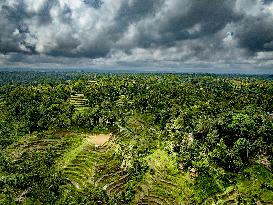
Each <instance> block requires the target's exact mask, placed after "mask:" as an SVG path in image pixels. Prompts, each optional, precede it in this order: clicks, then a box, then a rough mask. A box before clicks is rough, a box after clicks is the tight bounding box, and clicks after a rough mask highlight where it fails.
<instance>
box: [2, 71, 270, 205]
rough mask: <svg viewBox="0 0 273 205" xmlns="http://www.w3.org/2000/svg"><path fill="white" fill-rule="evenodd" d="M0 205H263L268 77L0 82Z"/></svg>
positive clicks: (14, 76)
mask: <svg viewBox="0 0 273 205" xmlns="http://www.w3.org/2000/svg"><path fill="white" fill-rule="evenodd" d="M0 204H5V205H9V204H11V205H13V204H24V205H28V204H37V205H40V204H57V205H62V204H68V205H70V204H72V205H85V204H87V205H89V204H90V205H126V204H128V205H150V204H151V205H184V204H207V205H211V204H227V205H229V204H258V205H261V204H266V205H269V204H273V77H272V76H270V75H260V76H254V75H250V76H248V75H231V74H230V75H224V74H222V75H216V74H172V73H145V74H144V73H93V72H70V71H66V72H64V71H58V72H53V71H52V72H38V71H25V72H23V71H20V72H19V71H6V72H5V71H2V72H0Z"/></svg>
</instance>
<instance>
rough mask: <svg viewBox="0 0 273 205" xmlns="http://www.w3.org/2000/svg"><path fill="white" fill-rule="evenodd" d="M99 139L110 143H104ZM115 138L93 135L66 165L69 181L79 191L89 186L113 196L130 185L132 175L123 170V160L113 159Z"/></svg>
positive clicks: (65, 171)
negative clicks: (98, 188) (128, 183)
mask: <svg viewBox="0 0 273 205" xmlns="http://www.w3.org/2000/svg"><path fill="white" fill-rule="evenodd" d="M99 138H104V140H105V139H107V138H108V140H107V141H106V142H105V143H101V141H103V140H100V139H99ZM114 148H115V143H114V137H113V136H110V135H109V136H108V137H107V136H106V135H97V136H90V137H88V138H86V140H85V141H84V143H83V144H82V145H81V146H80V147H78V148H76V150H75V151H74V156H73V158H71V157H70V161H69V162H67V163H66V164H65V165H64V166H63V173H64V174H65V176H66V178H67V180H68V181H69V182H70V183H71V184H72V185H74V186H75V187H76V188H77V189H79V190H83V189H85V188H88V186H96V187H100V188H101V189H104V190H105V191H106V193H107V194H108V195H109V196H110V197H111V196H114V195H119V194H121V193H122V192H123V191H124V190H125V189H126V186H127V182H128V181H129V179H130V175H129V174H128V173H127V172H126V171H125V170H122V169H121V166H120V165H121V161H120V159H119V158H117V157H115V156H114V153H113V152H114Z"/></svg>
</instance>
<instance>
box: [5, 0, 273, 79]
mask: <svg viewBox="0 0 273 205" xmlns="http://www.w3.org/2000/svg"><path fill="white" fill-rule="evenodd" d="M14 67H15V68H16V67H18V68H53V69H64V68H96V69H101V70H103V69H121V70H132V69H138V70H143V71H156V70H157V71H177V72H180V71H181V72H216V73H218V72H219V73H221V72H225V73H229V72H232V73H234V72H235V73H236V72H239V73H257V74H259V73H273V0H20V1H19V0H1V1H0V68H14Z"/></svg>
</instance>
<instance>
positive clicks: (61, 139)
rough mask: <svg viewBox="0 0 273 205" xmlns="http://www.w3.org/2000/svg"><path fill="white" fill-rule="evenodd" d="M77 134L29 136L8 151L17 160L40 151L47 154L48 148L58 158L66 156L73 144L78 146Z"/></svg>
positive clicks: (78, 137) (11, 146)
mask: <svg viewBox="0 0 273 205" xmlns="http://www.w3.org/2000/svg"><path fill="white" fill-rule="evenodd" d="M81 137H82V136H79V134H77V133H65V132H64V133H62V132H60V133H46V134H44V135H43V136H40V135H38V136H37V135H35V134H33V135H27V136H26V137H25V138H24V139H22V140H20V141H18V142H16V143H14V144H12V145H10V146H9V147H8V149H7V153H9V154H10V155H13V157H15V158H17V159H18V158H20V157H21V156H22V154H23V153H25V152H28V153H30V152H33V151H35V150H38V151H39V152H45V151H46V150H47V149H48V148H50V149H52V150H53V151H54V153H55V154H56V157H60V156H62V155H64V153H65V152H66V150H67V149H68V148H69V147H70V146H72V145H73V144H75V143H76V144H77V142H78V141H79V139H80V138H81Z"/></svg>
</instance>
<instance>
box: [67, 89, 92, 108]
mask: <svg viewBox="0 0 273 205" xmlns="http://www.w3.org/2000/svg"><path fill="white" fill-rule="evenodd" d="M69 101H70V103H71V104H73V105H74V106H75V109H76V111H82V110H84V109H85V108H86V102H87V101H88V99H87V98H85V96H84V94H80V93H77V94H74V95H71V96H70V98H69Z"/></svg>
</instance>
